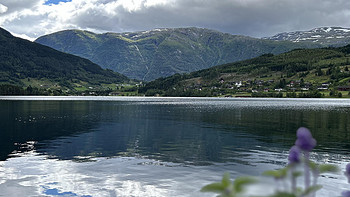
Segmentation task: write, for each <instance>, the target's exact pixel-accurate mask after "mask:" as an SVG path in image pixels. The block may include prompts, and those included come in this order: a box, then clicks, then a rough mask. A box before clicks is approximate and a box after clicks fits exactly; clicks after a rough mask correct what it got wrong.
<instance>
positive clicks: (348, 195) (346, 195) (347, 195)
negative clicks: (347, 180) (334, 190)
mask: <svg viewBox="0 0 350 197" xmlns="http://www.w3.org/2000/svg"><path fill="white" fill-rule="evenodd" d="M341 196H342V197H350V191H345V192H342V193H341Z"/></svg>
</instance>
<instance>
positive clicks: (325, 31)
mask: <svg viewBox="0 0 350 197" xmlns="http://www.w3.org/2000/svg"><path fill="white" fill-rule="evenodd" d="M264 39H268V40H276V41H292V42H314V43H319V44H322V45H325V46H344V45H347V44H350V28H343V27H320V28H314V29H311V30H309V31H295V32H285V33H280V34H277V35H274V36H272V37H265V38H264Z"/></svg>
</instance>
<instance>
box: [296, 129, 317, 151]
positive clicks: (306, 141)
mask: <svg viewBox="0 0 350 197" xmlns="http://www.w3.org/2000/svg"><path fill="white" fill-rule="evenodd" d="M297 138H298V139H297V140H296V141H295V145H297V146H298V147H299V148H300V149H301V150H303V151H307V152H310V151H311V150H312V149H313V148H314V147H315V146H316V140H315V139H314V138H313V137H312V135H311V133H310V131H309V129H307V128H305V127H300V128H299V129H298V131H297Z"/></svg>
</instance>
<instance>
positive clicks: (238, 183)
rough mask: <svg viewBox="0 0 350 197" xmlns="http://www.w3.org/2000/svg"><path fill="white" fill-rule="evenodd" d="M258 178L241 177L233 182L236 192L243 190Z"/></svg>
mask: <svg viewBox="0 0 350 197" xmlns="http://www.w3.org/2000/svg"><path fill="white" fill-rule="evenodd" d="M255 182H256V180H255V179H254V178H252V177H239V178H237V179H235V181H234V182H233V188H234V191H235V192H236V193H239V192H242V191H243V187H244V186H246V185H249V184H252V183H255Z"/></svg>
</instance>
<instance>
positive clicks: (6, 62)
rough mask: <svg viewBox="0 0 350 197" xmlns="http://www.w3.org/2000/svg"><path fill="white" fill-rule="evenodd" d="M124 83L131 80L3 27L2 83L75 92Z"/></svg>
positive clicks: (0, 42) (0, 50) (0, 48)
mask: <svg viewBox="0 0 350 197" xmlns="http://www.w3.org/2000/svg"><path fill="white" fill-rule="evenodd" d="M124 81H128V78H127V77H125V76H123V75H121V74H119V73H116V72H113V71H111V70H104V69H102V68H101V67H100V66H98V65H96V64H94V63H92V62H91V61H89V60H87V59H83V58H80V57H78V56H74V55H70V54H67V53H62V52H59V51H57V50H54V49H52V48H49V47H47V46H43V45H40V44H38V43H33V42H30V41H27V40H23V39H20V38H16V37H14V36H12V35H11V34H10V33H9V32H7V31H6V30H4V29H1V28H0V84H9V85H16V86H19V87H28V86H36V87H42V88H45V89H48V88H52V89H61V90H65V91H74V89H75V88H76V87H88V86H92V85H94V86H99V85H101V84H116V83H122V82H124Z"/></svg>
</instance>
